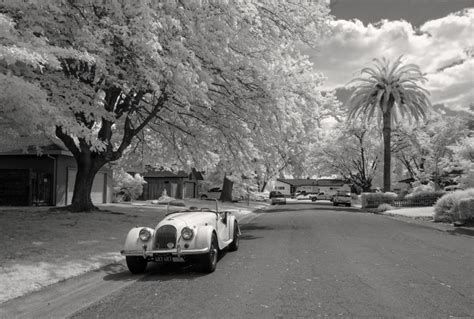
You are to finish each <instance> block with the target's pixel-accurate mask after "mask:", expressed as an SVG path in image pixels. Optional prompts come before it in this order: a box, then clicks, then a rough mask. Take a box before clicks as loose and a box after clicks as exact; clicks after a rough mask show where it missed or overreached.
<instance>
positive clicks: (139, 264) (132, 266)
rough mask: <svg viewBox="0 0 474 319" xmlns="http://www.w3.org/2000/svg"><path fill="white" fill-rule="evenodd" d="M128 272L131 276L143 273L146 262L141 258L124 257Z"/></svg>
mask: <svg viewBox="0 0 474 319" xmlns="http://www.w3.org/2000/svg"><path fill="white" fill-rule="evenodd" d="M125 260H126V261H127V267H128V270H130V272H131V273H132V274H142V273H144V272H145V269H146V265H147V263H148V262H147V261H146V259H145V258H143V257H142V256H125Z"/></svg>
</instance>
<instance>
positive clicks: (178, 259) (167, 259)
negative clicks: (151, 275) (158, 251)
mask: <svg viewBox="0 0 474 319" xmlns="http://www.w3.org/2000/svg"><path fill="white" fill-rule="evenodd" d="M155 261H156V262H159V263H171V262H175V263H176V262H184V258H183V257H173V256H159V255H158V256H157V255H155Z"/></svg>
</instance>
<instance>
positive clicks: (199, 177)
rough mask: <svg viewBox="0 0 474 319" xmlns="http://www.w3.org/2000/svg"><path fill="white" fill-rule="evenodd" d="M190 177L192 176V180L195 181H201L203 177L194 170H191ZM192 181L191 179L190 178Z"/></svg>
mask: <svg viewBox="0 0 474 319" xmlns="http://www.w3.org/2000/svg"><path fill="white" fill-rule="evenodd" d="M191 175H194V179H195V180H197V181H203V180H204V177H203V176H202V173H201V172H199V171H198V170H196V169H195V168H192V169H191ZM191 179H192V178H191Z"/></svg>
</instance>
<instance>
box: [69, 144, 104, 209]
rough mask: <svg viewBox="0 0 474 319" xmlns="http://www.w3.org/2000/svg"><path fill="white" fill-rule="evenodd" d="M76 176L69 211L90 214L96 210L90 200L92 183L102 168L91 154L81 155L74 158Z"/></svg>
mask: <svg viewBox="0 0 474 319" xmlns="http://www.w3.org/2000/svg"><path fill="white" fill-rule="evenodd" d="M76 163H77V174H76V180H75V182H74V194H73V196H72V202H71V205H70V206H69V210H71V211H73V212H90V211H94V210H98V208H97V207H95V206H94V204H93V203H92V200H91V191H92V183H93V182H94V177H95V175H96V174H97V172H98V171H99V169H100V168H101V167H102V166H103V164H101V165H100V164H99V162H98V161H97V159H94V158H93V157H92V156H91V153H86V154H81V156H80V157H79V158H76Z"/></svg>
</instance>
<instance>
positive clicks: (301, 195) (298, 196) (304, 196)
mask: <svg viewBox="0 0 474 319" xmlns="http://www.w3.org/2000/svg"><path fill="white" fill-rule="evenodd" d="M295 198H296V199H298V200H302V199H311V194H308V193H306V192H305V191H303V192H300V193H299V194H295Z"/></svg>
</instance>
